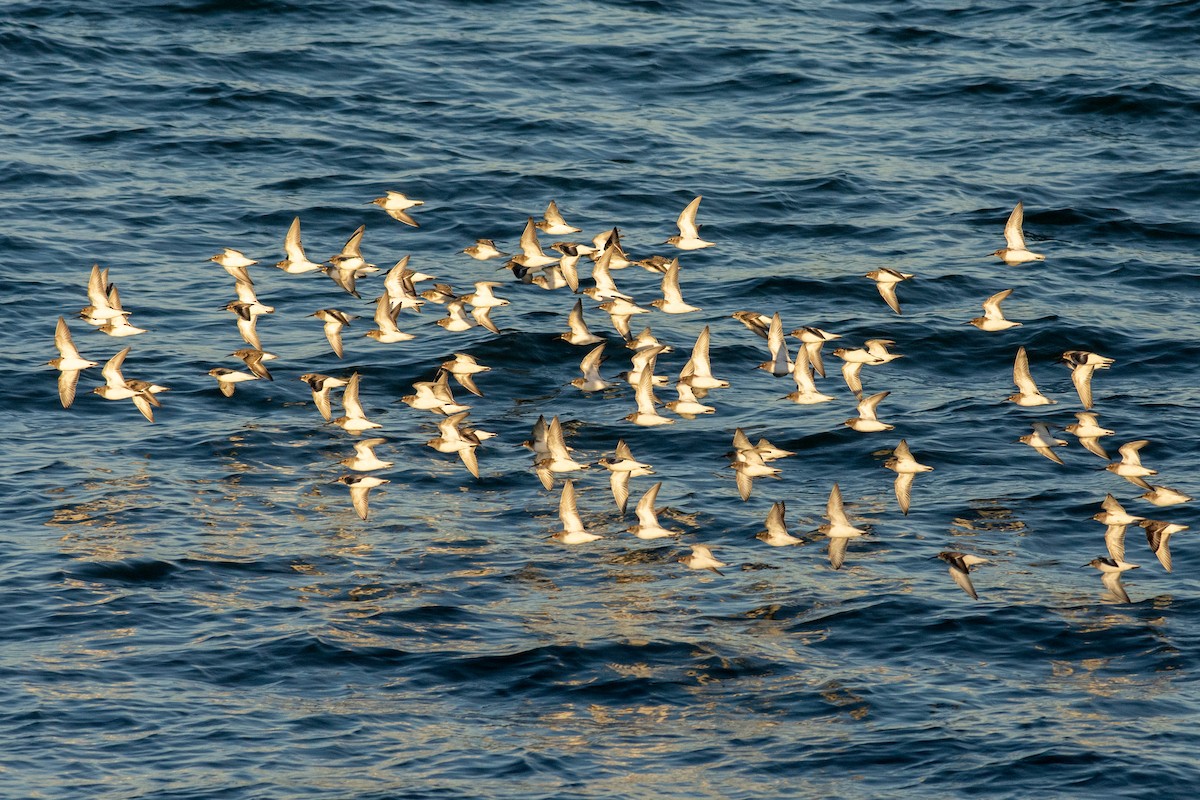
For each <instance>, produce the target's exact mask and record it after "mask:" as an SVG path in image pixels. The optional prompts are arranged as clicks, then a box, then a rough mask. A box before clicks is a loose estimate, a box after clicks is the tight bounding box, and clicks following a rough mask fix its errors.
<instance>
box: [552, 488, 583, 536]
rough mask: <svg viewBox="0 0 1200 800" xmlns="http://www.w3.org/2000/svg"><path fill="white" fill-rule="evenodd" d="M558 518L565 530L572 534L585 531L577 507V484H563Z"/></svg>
mask: <svg viewBox="0 0 1200 800" xmlns="http://www.w3.org/2000/svg"><path fill="white" fill-rule="evenodd" d="M558 517H559V519H561V520H562V524H563V529H564V530H567V531H572V532H576V531H578V532H582V531H583V520H582V519H580V518H579V510H578V508H577V507H576V505H575V483H574V482H573V481H570V480H568V481H566V482H564V483H563V488H562V497H560V498H559V500H558Z"/></svg>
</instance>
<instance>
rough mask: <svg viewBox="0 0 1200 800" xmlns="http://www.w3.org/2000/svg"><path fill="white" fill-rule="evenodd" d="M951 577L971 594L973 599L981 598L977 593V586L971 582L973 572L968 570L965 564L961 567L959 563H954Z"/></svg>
mask: <svg viewBox="0 0 1200 800" xmlns="http://www.w3.org/2000/svg"><path fill="white" fill-rule="evenodd" d="M950 577H951V578H953V579H954V582H955V583H957V584H958V585H959V588H961V589H962V590H963V591H964V592H966V593H967V594H969V595H970V596H971V599H972V600H978V599H979V595H978V594H976V593H975V586H974V584H972V583H971V574H970V573H969V572H967V568H966V565H965V564H964V565H963V566H962V567H961V568H960V567H959V566H958V565H957V564H953V563H952V564H951V565H950Z"/></svg>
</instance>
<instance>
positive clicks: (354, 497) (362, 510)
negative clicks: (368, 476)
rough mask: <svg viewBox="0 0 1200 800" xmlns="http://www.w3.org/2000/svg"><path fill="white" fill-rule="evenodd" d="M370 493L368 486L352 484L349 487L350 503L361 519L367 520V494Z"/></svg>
mask: <svg viewBox="0 0 1200 800" xmlns="http://www.w3.org/2000/svg"><path fill="white" fill-rule="evenodd" d="M369 491H371V487H370V486H360V485H358V484H354V485H353V486H351V487H350V502H351V503H353V504H354V510H355V512H357V514H358V516H359V517H361V518H362V519H364V520H365V519H366V518H367V492H369Z"/></svg>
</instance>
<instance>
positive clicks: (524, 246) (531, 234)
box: [521, 217, 545, 258]
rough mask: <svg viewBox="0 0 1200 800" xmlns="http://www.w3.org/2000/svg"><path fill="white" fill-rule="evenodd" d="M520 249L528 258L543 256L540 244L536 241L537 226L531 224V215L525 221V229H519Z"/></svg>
mask: <svg viewBox="0 0 1200 800" xmlns="http://www.w3.org/2000/svg"><path fill="white" fill-rule="evenodd" d="M521 250H522V251H523V252H524V253H525V255H526V256H527V257H529V258H533V257H536V256H545V253H543V252H542V245H541V244H540V243H539V242H538V235H537V228H535V227H534V225H533V217H530V218H529V219H528V220H527V221H526V222H525V230H523V231H521Z"/></svg>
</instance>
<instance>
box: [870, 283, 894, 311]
mask: <svg viewBox="0 0 1200 800" xmlns="http://www.w3.org/2000/svg"><path fill="white" fill-rule="evenodd" d="M875 288H876V289H878V290H879V296H880V297H882V298H883V299H884V300H885V301H887V304H888V308H890V309H892V311H895V312H896V313H897V314H899V313H900V299H899V298H898V297H896V284H895V283H894V282H892V281H875Z"/></svg>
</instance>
